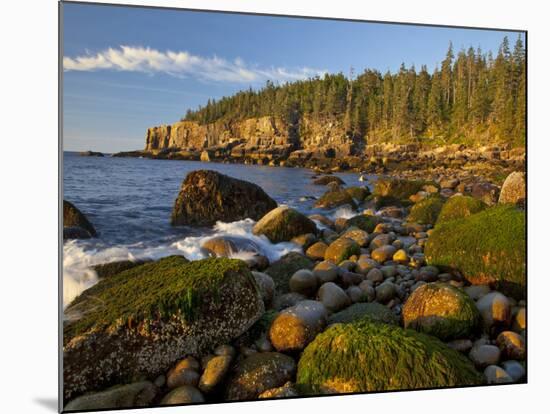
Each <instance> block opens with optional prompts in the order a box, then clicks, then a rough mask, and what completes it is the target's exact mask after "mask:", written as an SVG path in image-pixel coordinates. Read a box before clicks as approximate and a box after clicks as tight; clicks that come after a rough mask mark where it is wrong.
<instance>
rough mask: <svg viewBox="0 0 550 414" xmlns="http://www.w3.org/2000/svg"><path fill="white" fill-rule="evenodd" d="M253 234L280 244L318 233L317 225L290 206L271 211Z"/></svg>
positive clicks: (255, 228) (258, 224)
mask: <svg viewBox="0 0 550 414" xmlns="http://www.w3.org/2000/svg"><path fill="white" fill-rule="evenodd" d="M252 232H253V233H254V234H256V235H261V234H263V235H264V236H266V237H267V238H268V239H269V240H271V242H273V243H279V242H283V241H289V240H291V239H292V238H294V237H296V236H299V235H301V234H306V233H313V234H315V233H317V226H316V225H315V223H314V222H313V221H312V220H310V219H308V218H307V217H306V216H304V215H303V214H302V213H300V212H298V211H296V210H294V209H293V208H290V207H288V206H279V207H277V208H276V209H274V210H271V211H270V212H269V213H267V214H266V215H265V216H263V217H262V218H261V219H260V221H258V222H257V223H256V225H255V226H254V228H253V229H252Z"/></svg>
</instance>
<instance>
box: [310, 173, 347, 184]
mask: <svg viewBox="0 0 550 414" xmlns="http://www.w3.org/2000/svg"><path fill="white" fill-rule="evenodd" d="M329 183H336V184H338V185H345V183H344V181H343V180H342V179H341V178H340V177H337V176H335V175H323V176H321V177H319V178H316V179H315V180H313V184H315V185H327V184H329Z"/></svg>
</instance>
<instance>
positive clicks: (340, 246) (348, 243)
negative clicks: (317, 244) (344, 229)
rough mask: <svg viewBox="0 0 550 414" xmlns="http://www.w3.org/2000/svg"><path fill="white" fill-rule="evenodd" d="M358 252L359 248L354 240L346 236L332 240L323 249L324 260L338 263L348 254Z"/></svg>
mask: <svg viewBox="0 0 550 414" xmlns="http://www.w3.org/2000/svg"><path fill="white" fill-rule="evenodd" d="M360 254H361V248H360V247H359V245H358V244H357V242H356V241H355V240H353V239H350V238H347V237H340V238H338V239H336V240H335V241H333V242H332V243H331V244H330V245H329V246H328V247H327V249H326V250H325V260H328V261H329V262H332V263H335V264H338V263H340V262H341V261H342V260H346V259H347V258H349V257H350V256H353V255H360Z"/></svg>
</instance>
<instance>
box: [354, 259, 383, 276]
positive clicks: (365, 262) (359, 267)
mask: <svg viewBox="0 0 550 414" xmlns="http://www.w3.org/2000/svg"><path fill="white" fill-rule="evenodd" d="M376 266H378V263H377V262H376V261H375V260H373V259H369V258H359V260H357V264H356V268H355V270H356V271H357V272H359V273H361V274H368V272H369V271H370V270H371V269H373V268H375V267H376Z"/></svg>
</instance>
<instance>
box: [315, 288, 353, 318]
mask: <svg viewBox="0 0 550 414" xmlns="http://www.w3.org/2000/svg"><path fill="white" fill-rule="evenodd" d="M317 296H318V297H319V300H320V301H321V303H322V304H323V305H325V307H326V308H327V309H328V310H330V311H331V312H338V311H339V310H341V309H343V308H345V307H346V306H349V305H350V299H349V297H348V295H346V292H344V291H343V290H342V288H341V287H340V286H338V285H337V284H336V283H333V282H327V283H324V284H323V285H321V287H320V288H319V291H318V292H317Z"/></svg>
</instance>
